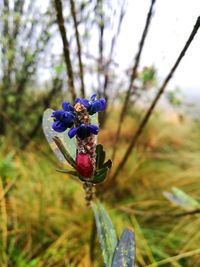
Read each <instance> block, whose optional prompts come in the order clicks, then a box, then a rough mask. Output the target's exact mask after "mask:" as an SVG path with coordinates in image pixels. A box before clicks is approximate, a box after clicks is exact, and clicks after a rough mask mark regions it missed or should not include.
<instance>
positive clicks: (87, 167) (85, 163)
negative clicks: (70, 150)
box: [76, 153, 93, 177]
mask: <svg viewBox="0 0 200 267" xmlns="http://www.w3.org/2000/svg"><path fill="white" fill-rule="evenodd" d="M76 169H77V171H78V172H79V173H80V175H81V176H83V177H91V176H92V173H93V166H92V162H91V159H90V158H89V157H88V155H86V154H83V153H80V154H78V155H77V156H76Z"/></svg>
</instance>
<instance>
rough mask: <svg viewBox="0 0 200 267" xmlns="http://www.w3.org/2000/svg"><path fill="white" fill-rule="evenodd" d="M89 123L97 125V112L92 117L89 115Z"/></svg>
mask: <svg viewBox="0 0 200 267" xmlns="http://www.w3.org/2000/svg"><path fill="white" fill-rule="evenodd" d="M90 119H91V123H92V124H95V125H97V126H98V125H99V120H98V112H97V113H95V114H94V115H90Z"/></svg>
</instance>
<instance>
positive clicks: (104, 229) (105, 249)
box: [92, 203, 117, 267]
mask: <svg viewBox="0 0 200 267" xmlns="http://www.w3.org/2000/svg"><path fill="white" fill-rule="evenodd" d="M92 209H93V212H94V216H95V221H96V226H97V233H98V237H99V241H100V245H101V250H102V254H103V258H104V263H105V265H106V267H111V264H112V258H113V253H114V251H115V248H116V245H117V236H116V233H115V229H114V227H113V224H112V222H111V220H110V217H109V215H108V214H107V212H106V210H105V208H104V207H103V205H101V204H94V203H93V204H92Z"/></svg>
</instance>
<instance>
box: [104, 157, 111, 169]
mask: <svg viewBox="0 0 200 267" xmlns="http://www.w3.org/2000/svg"><path fill="white" fill-rule="evenodd" d="M106 167H107V168H109V169H111V167H112V160H110V159H109V160H108V161H106V162H105V163H104V164H103V166H102V168H106Z"/></svg>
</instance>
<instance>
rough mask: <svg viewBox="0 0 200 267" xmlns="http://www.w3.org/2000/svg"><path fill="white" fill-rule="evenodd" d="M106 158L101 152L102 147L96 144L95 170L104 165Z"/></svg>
mask: <svg viewBox="0 0 200 267" xmlns="http://www.w3.org/2000/svg"><path fill="white" fill-rule="evenodd" d="M105 157H106V153H105V151H104V150H103V146H102V145H101V144H98V145H97V146H96V168H97V169H101V168H102V166H103V163H104V160H105Z"/></svg>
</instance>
